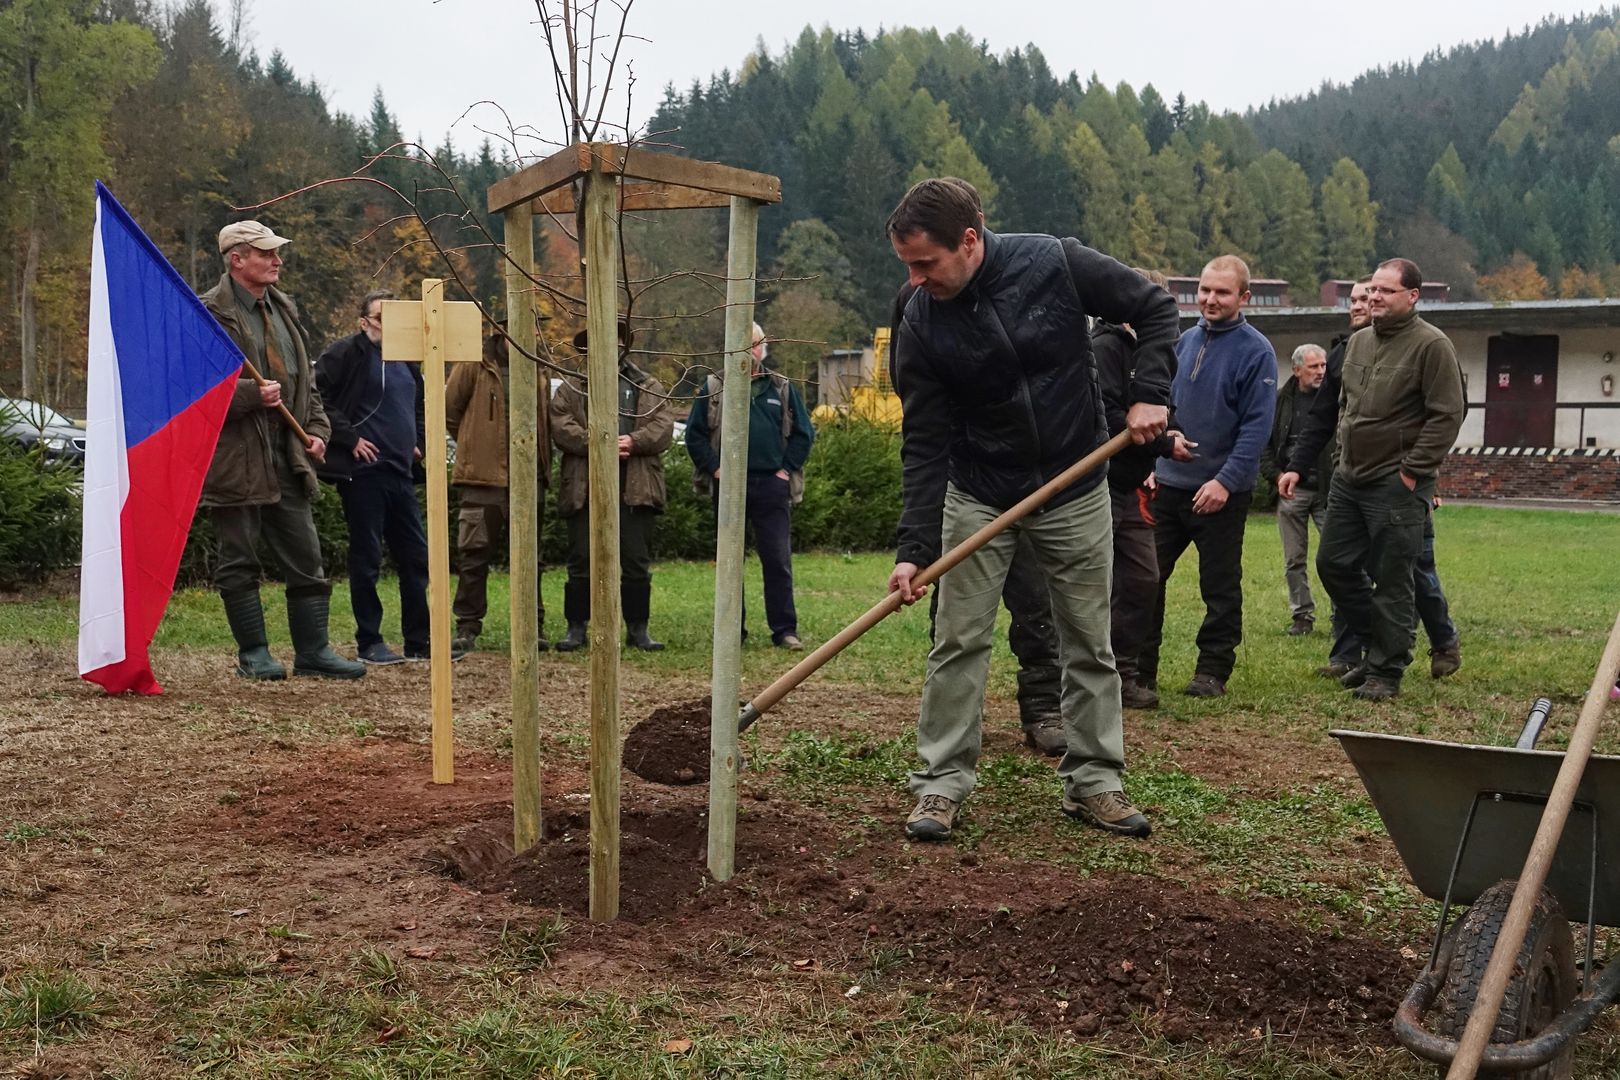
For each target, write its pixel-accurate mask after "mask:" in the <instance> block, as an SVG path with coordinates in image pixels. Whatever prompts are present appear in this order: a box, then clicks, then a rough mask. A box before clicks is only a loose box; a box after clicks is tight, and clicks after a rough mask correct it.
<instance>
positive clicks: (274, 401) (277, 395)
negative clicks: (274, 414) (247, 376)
mask: <svg viewBox="0 0 1620 1080" xmlns="http://www.w3.org/2000/svg"><path fill="white" fill-rule="evenodd" d="M259 403H260V404H261V405H263V406H264V407H265V408H267V409H274V408H275V407H276V406H277V405H280V404H281V384H280V383H278V382H276V381H275V380H274V379H270V380H268V381H266V382H262V383H260V384H259Z"/></svg>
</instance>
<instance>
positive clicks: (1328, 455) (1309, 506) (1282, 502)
mask: <svg viewBox="0 0 1620 1080" xmlns="http://www.w3.org/2000/svg"><path fill="white" fill-rule="evenodd" d="M1293 367H1294V374H1293V375H1292V376H1291V377H1290V378H1289V380H1288V381H1287V382H1286V383H1284V384H1283V386H1282V389H1280V390H1278V391H1277V414H1276V416H1275V418H1274V419H1273V420H1272V423H1271V439H1270V441H1268V442H1267V443H1266V449H1265V452H1264V453H1262V454H1261V455H1260V475H1261V476H1263V477H1265V478H1266V479H1267V480H1268V481H1273V482H1274V481H1275V480H1276V478H1277V476H1278V475H1279V474H1280V473H1284V472H1290V471H1293V472H1298V473H1304V474H1307V475H1312V476H1313V477H1314V478H1315V480H1316V483H1315V485H1314V486H1312V487H1298V488H1296V489H1295V490H1294V493H1293V495H1292V496H1291V497H1289V498H1286V499H1284V498H1281V497H1279V498H1278V500H1277V532H1278V533H1279V534H1280V535H1281V537H1282V552H1283V581H1284V583H1285V584H1286V585H1287V586H1288V605H1289V609H1290V611H1291V613H1292V615H1293V621H1292V622H1291V623H1289V625H1288V629H1287V630H1286V631H1285V633H1287V634H1290V635H1292V636H1294V637H1302V636H1304V635H1306V634H1312V633H1315V632H1316V599H1315V598H1314V597H1313V596H1311V577H1310V571H1309V569H1308V567H1309V566H1310V561H1309V560H1310V554H1311V531H1310V530H1311V525H1310V523H1311V522H1312V521H1314V522H1316V531H1317V532H1318V533H1320V532H1321V531H1322V526H1323V525H1324V524H1325V523H1326V522H1327V484H1328V482H1329V481H1331V480H1332V479H1333V444H1332V443H1331V442H1329V443H1328V445H1326V446H1324V447H1323V448H1322V451H1321V453H1320V454H1319V455H1318V456H1317V458H1316V460H1315V461H1313V462H1311V463H1310V465H1308V466H1304V465H1302V466H1300V467H1298V468H1296V467H1295V466H1294V457H1295V454H1296V447H1297V445H1298V442H1299V432H1300V429H1301V428H1302V427H1304V424H1305V418H1306V417H1307V416H1308V415H1309V414H1310V411H1311V409H1312V407H1313V406H1314V405H1315V403H1316V395H1317V394H1318V393H1319V392H1321V389H1322V380H1323V379H1324V378H1326V376H1327V350H1326V349H1323V348H1322V346H1320V345H1311V344H1306V345H1301V346H1300V347H1299V348H1297V349H1295V350H1294V355H1293ZM1338 625H1339V620H1337V619H1335V620H1334V628H1335V631H1337V628H1338Z"/></svg>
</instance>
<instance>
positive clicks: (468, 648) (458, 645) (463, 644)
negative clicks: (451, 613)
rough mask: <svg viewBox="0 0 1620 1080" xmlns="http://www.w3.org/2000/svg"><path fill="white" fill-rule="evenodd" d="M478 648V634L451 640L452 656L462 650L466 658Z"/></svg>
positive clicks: (459, 636)
mask: <svg viewBox="0 0 1620 1080" xmlns="http://www.w3.org/2000/svg"><path fill="white" fill-rule="evenodd" d="M477 647H478V635H477V634H457V635H456V636H455V637H453V638H451V639H450V651H451V653H452V654H453V653H455V652H456V651H457V650H460V652H461V654H462V655H463V656H465V655H466V654H467V653H470V652H472V651H473V650H474V649H476V648H477ZM361 659H362V660H364V659H365V657H361Z"/></svg>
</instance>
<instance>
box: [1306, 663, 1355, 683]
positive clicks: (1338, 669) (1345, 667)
mask: <svg viewBox="0 0 1620 1080" xmlns="http://www.w3.org/2000/svg"><path fill="white" fill-rule="evenodd" d="M1355 666H1356V665H1354V664H1346V663H1345V662H1344V661H1342V660H1334V661H1331V662H1330V663H1326V664H1323V665H1322V666H1321V667H1319V668H1317V669H1316V673H1317V674H1318V675H1320V676H1322V678H1324V679H1332V680H1333V681H1334V682H1338V681H1339V680H1340V679H1342V678H1344V677H1345V676H1346V675H1348V674H1350V672H1351V671H1352V670H1353V669H1354V668H1355Z"/></svg>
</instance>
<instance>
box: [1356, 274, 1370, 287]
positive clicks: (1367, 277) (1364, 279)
mask: <svg viewBox="0 0 1620 1080" xmlns="http://www.w3.org/2000/svg"><path fill="white" fill-rule="evenodd" d="M1371 280H1372V275H1371V274H1363V275H1362V276H1361V277H1358V278H1356V284H1357V285H1365V284H1367V282H1369V281H1371Z"/></svg>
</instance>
